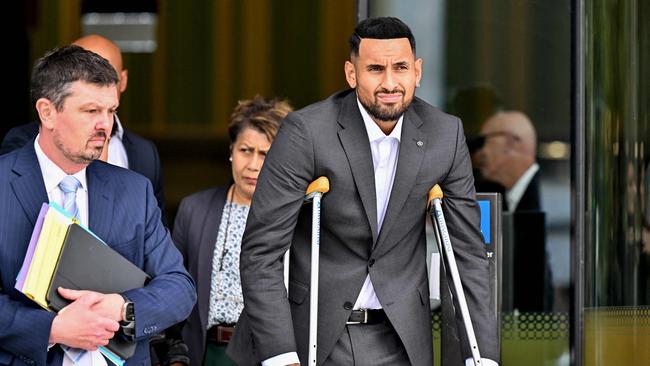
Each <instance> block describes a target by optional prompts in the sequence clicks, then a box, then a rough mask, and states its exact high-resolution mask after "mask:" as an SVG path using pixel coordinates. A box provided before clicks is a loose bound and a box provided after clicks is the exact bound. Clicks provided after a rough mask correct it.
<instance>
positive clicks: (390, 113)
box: [357, 89, 411, 122]
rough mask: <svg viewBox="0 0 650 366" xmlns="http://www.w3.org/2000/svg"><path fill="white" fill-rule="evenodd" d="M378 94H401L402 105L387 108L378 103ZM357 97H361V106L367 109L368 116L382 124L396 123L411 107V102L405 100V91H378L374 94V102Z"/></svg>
mask: <svg viewBox="0 0 650 366" xmlns="http://www.w3.org/2000/svg"><path fill="white" fill-rule="evenodd" d="M378 93H383V94H395V93H399V94H402V103H401V104H394V105H392V106H387V105H381V104H379V102H378V101H377V94H378ZM357 96H358V97H359V102H361V105H362V106H363V107H364V108H365V109H366V111H367V112H368V114H369V115H370V116H371V117H372V118H373V119H375V120H377V121H382V122H394V121H397V120H398V119H399V117H400V116H401V115H402V114H404V112H406V110H407V109H408V108H409V106H410V105H411V100H404V91H401V90H393V91H388V90H386V89H382V90H378V91H376V92H375V93H374V96H375V99H374V100H373V101H370V100H367V99H365V98H363V97H361V96H360V95H359V94H358V93H357Z"/></svg>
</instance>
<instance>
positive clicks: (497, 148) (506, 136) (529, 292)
mask: <svg viewBox="0 0 650 366" xmlns="http://www.w3.org/2000/svg"><path fill="white" fill-rule="evenodd" d="M479 138H480V139H481V140H482V141H481V147H480V149H479V150H478V151H477V153H476V154H477V161H478V167H479V169H480V171H481V175H482V176H483V177H485V179H487V180H489V181H491V182H494V183H497V184H499V185H501V186H503V187H504V192H502V193H503V194H504V200H503V207H504V211H505V212H508V213H509V215H510V216H511V218H512V225H511V227H512V235H505V237H506V238H512V239H511V240H512V242H511V243H510V245H512V247H511V248H512V270H513V272H512V274H513V276H512V277H513V278H512V279H506V280H510V281H512V283H513V287H512V288H513V293H512V306H513V308H516V309H519V310H520V311H542V310H550V309H551V308H552V305H553V288H552V282H551V277H552V273H551V270H550V265H549V263H548V255H547V253H546V227H545V221H546V218H545V214H544V212H543V210H542V206H541V203H540V183H539V176H540V172H539V164H537V162H536V152H537V134H536V132H535V128H534V127H533V124H532V123H531V121H530V119H529V118H528V117H527V116H526V115H525V114H523V113H522V112H519V111H502V112H498V113H495V114H494V115H492V116H491V117H490V118H488V119H487V120H486V121H485V122H484V123H483V125H482V127H481V135H480V137H479Z"/></svg>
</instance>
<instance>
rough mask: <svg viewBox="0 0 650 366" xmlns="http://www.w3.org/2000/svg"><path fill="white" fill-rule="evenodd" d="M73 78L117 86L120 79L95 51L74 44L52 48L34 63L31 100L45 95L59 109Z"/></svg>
mask: <svg viewBox="0 0 650 366" xmlns="http://www.w3.org/2000/svg"><path fill="white" fill-rule="evenodd" d="M75 81H84V82H86V83H89V84H94V85H99V86H110V85H117V83H118V82H119V79H118V77H117V73H116V72H115V69H114V68H113V66H111V64H109V63H108V61H107V60H106V59H104V58H103V57H101V56H99V55H98V54H96V53H94V52H90V51H87V50H85V49H83V48H81V47H79V46H75V45H70V46H65V47H61V48H55V49H54V50H52V51H50V52H48V53H47V54H45V56H43V57H41V58H40V59H38V60H37V61H36V63H35V64H34V68H33V69H32V80H31V90H30V92H31V96H32V102H33V103H36V101H37V100H39V99H40V98H47V99H48V100H49V101H51V102H52V103H53V104H54V106H55V107H56V109H57V110H58V111H60V110H61V109H62V108H63V102H64V101H65V98H67V97H68V95H70V91H69V88H70V84H72V83H74V82H75Z"/></svg>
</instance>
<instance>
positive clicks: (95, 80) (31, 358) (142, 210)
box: [0, 46, 196, 366]
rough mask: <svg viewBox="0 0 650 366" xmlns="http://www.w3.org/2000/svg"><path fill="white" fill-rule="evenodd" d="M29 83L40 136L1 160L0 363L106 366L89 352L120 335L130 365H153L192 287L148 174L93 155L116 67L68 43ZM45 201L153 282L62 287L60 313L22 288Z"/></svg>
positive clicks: (105, 129) (107, 122) (109, 109)
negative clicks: (152, 342) (162, 335)
mask: <svg viewBox="0 0 650 366" xmlns="http://www.w3.org/2000/svg"><path fill="white" fill-rule="evenodd" d="M31 85H32V88H31V89H32V97H33V99H34V101H35V106H36V110H37V112H38V116H39V119H40V121H41V125H42V126H41V129H40V133H39V135H38V136H37V137H36V139H35V140H33V141H31V142H30V143H28V144H27V145H25V146H24V147H22V148H20V149H17V150H14V151H13V152H11V153H9V154H6V155H3V156H0V210H2V214H1V215H0V238H1V240H0V281H1V282H0V309H2V311H0V325H1V326H0V364H3V365H55V366H58V365H61V364H63V365H72V364H75V363H78V364H90V363H89V362H92V363H93V364H94V365H97V364H102V363H103V364H105V363H106V361H105V360H104V358H103V357H101V356H99V354H98V353H96V352H97V351H95V350H96V349H97V347H98V346H103V345H106V344H107V343H108V340H109V339H110V338H112V337H114V336H117V335H116V332H118V331H119V332H121V333H124V336H127V337H131V338H133V339H134V340H135V341H136V342H137V348H136V351H135V354H134V355H133V356H132V357H131V358H129V359H128V360H127V362H126V364H127V365H143V364H144V365H146V364H149V363H150V360H149V347H148V337H149V336H151V335H153V334H155V333H157V332H159V331H162V330H163V329H165V328H167V327H169V326H170V325H172V324H174V323H177V322H179V321H181V320H183V319H184V318H186V317H187V316H188V315H189V313H190V311H191V309H192V307H193V305H194V302H195V300H196V292H195V288H194V283H193V281H192V279H191V278H190V276H189V275H188V274H187V272H186V271H185V270H184V268H183V262H182V258H181V255H180V253H179V252H178V250H177V249H176V248H175V246H174V244H173V242H172V240H171V238H170V235H169V232H168V230H167V229H166V228H165V227H164V226H163V225H162V223H161V221H160V210H159V209H158V206H157V205H156V200H155V198H154V196H153V190H152V188H151V183H150V182H149V180H147V179H146V178H144V177H142V176H141V175H139V174H136V173H134V172H131V171H129V170H126V169H122V168H120V167H116V166H114V165H111V164H106V163H104V162H102V161H98V160H97V158H98V157H99V156H100V154H101V152H102V150H103V148H104V145H105V143H106V141H107V136H108V134H109V133H110V131H111V128H112V126H113V117H114V113H115V110H116V108H117V106H118V104H119V103H118V96H117V95H118V93H117V91H118V89H117V88H118V79H117V75H116V73H115V70H114V69H113V68H112V67H111V65H110V64H109V63H108V62H107V61H106V60H105V59H103V58H101V57H99V56H98V55H96V54H95V53H92V52H89V51H86V50H84V49H83V48H80V47H77V46H67V47H63V48H61V49H57V50H54V51H53V52H51V53H48V54H47V55H46V56H45V57H43V58H42V59H40V60H38V61H37V63H36V65H35V66H34V70H33V72H32V84H31ZM48 201H51V202H56V203H58V204H61V205H62V206H64V207H66V208H68V207H69V208H70V209H69V211H70V213H71V214H75V216H76V217H77V218H78V220H79V221H80V222H81V223H82V224H84V225H87V226H88V228H89V229H90V230H92V231H93V232H94V233H95V234H97V235H98V236H99V237H100V238H102V239H103V240H104V241H105V242H106V243H107V244H108V245H109V246H110V247H112V248H113V249H114V250H115V251H117V252H118V253H120V254H121V255H122V256H124V257H125V258H127V259H128V260H129V261H131V262H132V263H134V264H135V265H137V266H138V267H140V268H142V269H143V270H144V271H145V272H146V273H147V274H148V275H149V276H150V277H151V280H150V282H149V283H148V284H147V285H146V286H144V287H143V288H139V289H133V290H129V291H126V292H125V293H122V294H100V293H96V292H92V291H74V290H69V289H61V288H60V289H59V292H60V293H61V295H62V296H64V297H65V298H67V299H69V300H71V301H72V302H71V304H70V305H68V306H67V307H66V308H65V309H64V310H63V311H61V312H59V313H58V314H54V313H51V312H48V311H46V310H43V309H42V308H40V307H39V306H37V305H36V304H35V303H34V302H32V301H31V300H29V299H28V298H27V297H26V296H24V295H23V294H22V293H20V292H18V291H17V290H16V289H15V288H14V286H15V279H16V276H17V274H18V271H19V270H20V267H21V264H22V262H23V260H24V256H25V252H26V250H27V246H28V244H29V241H30V236H31V232H32V229H33V227H34V224H35V221H36V217H37V216H38V211H39V209H40V206H41V204H42V203H43V202H48ZM169 299H174V301H173V302H172V301H168V300H169ZM120 336H122V335H120ZM88 351H91V352H88ZM73 357H74V358H75V360H74V361H73V359H72V358H73ZM77 357H80V358H79V359H78V360H77V359H76V358H77Z"/></svg>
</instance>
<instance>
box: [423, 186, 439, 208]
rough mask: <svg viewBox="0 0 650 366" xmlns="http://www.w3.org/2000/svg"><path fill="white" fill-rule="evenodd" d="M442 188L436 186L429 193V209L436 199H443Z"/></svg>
mask: <svg viewBox="0 0 650 366" xmlns="http://www.w3.org/2000/svg"><path fill="white" fill-rule="evenodd" d="M442 196H443V194H442V188H440V185H438V184H436V185H435V186H433V188H431V190H430V191H429V198H428V199H427V207H428V208H431V202H433V200H435V199H436V198H439V199H442Z"/></svg>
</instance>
